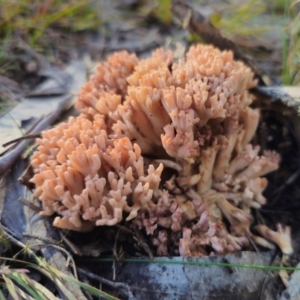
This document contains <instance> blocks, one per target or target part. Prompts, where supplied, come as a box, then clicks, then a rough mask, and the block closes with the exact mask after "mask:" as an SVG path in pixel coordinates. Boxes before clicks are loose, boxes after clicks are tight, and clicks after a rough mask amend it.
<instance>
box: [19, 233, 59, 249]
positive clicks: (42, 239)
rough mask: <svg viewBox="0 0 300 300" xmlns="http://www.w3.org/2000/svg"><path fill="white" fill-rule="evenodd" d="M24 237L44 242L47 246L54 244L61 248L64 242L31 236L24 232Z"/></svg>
mask: <svg viewBox="0 0 300 300" xmlns="http://www.w3.org/2000/svg"><path fill="white" fill-rule="evenodd" d="M22 235H23V237H25V238H30V239H37V240H40V241H42V242H44V243H45V244H53V245H56V246H61V244H62V242H60V241H56V240H53V239H51V238H46V237H42V236H38V235H35V234H30V233H26V232H24V233H23V234H22Z"/></svg>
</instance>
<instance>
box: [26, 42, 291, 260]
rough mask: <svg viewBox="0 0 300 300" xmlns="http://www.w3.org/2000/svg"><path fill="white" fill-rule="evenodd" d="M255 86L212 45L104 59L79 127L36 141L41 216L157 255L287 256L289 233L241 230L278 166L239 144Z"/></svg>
mask: <svg viewBox="0 0 300 300" xmlns="http://www.w3.org/2000/svg"><path fill="white" fill-rule="evenodd" d="M255 85H256V81H255V80H254V79H253V73H252V71H251V70H250V69H249V68H248V67H247V66H245V65H244V64H243V63H242V62H239V61H235V60H234V59H233V55H232V52H230V51H223V52H221V51H219V50H218V49H216V48H214V47H212V46H206V45H196V46H191V47H190V49H189V50H188V52H187V54H186V57H185V58H184V59H180V60H178V61H175V60H174V57H173V53H172V51H170V50H163V49H158V50H156V51H154V52H153V54H152V56H151V57H149V58H146V59H140V60H139V59H138V58H137V57H136V56H135V55H134V54H128V53H127V52H126V51H123V52H118V53H115V54H113V55H112V56H110V57H109V58H108V59H107V60H106V61H105V62H104V63H103V64H101V65H99V66H98V68H97V71H96V73H95V75H93V76H92V77H91V78H90V80H89V81H88V82H87V83H86V84H85V85H84V86H83V88H82V91H81V93H80V94H79V95H78V99H77V102H76V108H77V109H78V110H79V111H80V113H81V114H80V115H79V117H77V118H73V117H71V118H70V119H69V120H68V122H65V123H61V124H59V125H58V126H56V127H54V128H52V129H50V130H47V131H45V132H43V136H42V138H41V139H38V140H37V143H38V145H39V146H38V149H37V151H36V152H35V153H34V154H33V156H32V159H31V164H32V167H33V169H34V173H35V175H34V177H33V178H32V180H31V181H32V182H33V183H34V184H35V191H34V193H35V195H36V196H37V197H38V198H39V199H40V200H41V202H42V206H43V211H42V214H43V215H52V214H54V213H55V214H57V217H56V218H55V220H54V226H57V227H60V228H65V229H71V230H77V231H88V230H91V229H92V228H93V227H95V226H103V225H108V226H113V225H115V224H117V223H120V222H122V221H123V220H126V221H128V222H131V226H132V227H137V228H138V229H140V230H143V232H144V233H145V234H146V235H149V236H150V239H151V241H152V243H153V247H155V248H156V250H157V255H160V256H165V255H178V254H180V255H182V256H203V255H211V254H217V253H229V252H234V251H237V250H241V249H243V248H246V247H247V246H248V245H249V242H250V240H252V241H253V242H254V243H256V244H258V245H261V246H264V247H268V248H272V247H273V244H271V243H270V242H274V243H276V244H277V245H279V247H281V249H282V250H283V252H284V253H291V251H292V248H291V246H290V232H289V228H286V229H283V228H282V227H281V226H280V225H278V226H279V227H278V231H277V232H274V231H272V230H270V229H268V228H267V227H265V226H264V225H258V226H256V228H255V229H256V231H257V232H258V233H259V234H260V236H258V235H254V234H253V233H252V232H251V230H250V226H251V222H252V216H251V208H260V207H261V206H262V205H264V204H265V203H266V199H265V197H264V196H263V192H264V190H265V188H266V187H267V184H268V182H267V179H266V178H264V177H263V176H265V175H266V174H268V173H270V172H272V171H275V170H276V169H277V168H278V166H279V160H280V158H279V155H278V154H277V153H275V152H273V151H264V152H263V153H260V147H259V146H258V145H256V146H254V145H252V144H251V143H250V142H251V140H252V138H253V137H254V135H255V132H256V129H257V126H258V123H259V117H260V114H259V110H258V109H253V108H251V107H250V105H251V103H252V101H253V96H252V95H251V94H250V93H249V89H250V88H253V87H254V86H255ZM163 171H164V172H165V176H162V172H163ZM166 176H167V177H168V178H167V179H164V180H162V178H165V177H166Z"/></svg>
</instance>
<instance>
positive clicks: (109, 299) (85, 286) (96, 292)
mask: <svg viewBox="0 0 300 300" xmlns="http://www.w3.org/2000/svg"><path fill="white" fill-rule="evenodd" d="M49 268H50V269H51V271H52V272H54V273H55V274H56V275H57V276H59V277H61V278H63V279H64V280H67V281H69V282H71V283H73V284H76V285H77V286H79V287H81V288H83V289H85V290H87V291H88V292H89V293H91V294H92V295H94V296H98V297H103V298H105V299H107V300H118V298H115V297H113V296H111V295H109V294H107V293H105V292H103V291H100V290H98V289H96V288H94V287H92V286H90V285H88V284H85V283H83V282H81V281H78V280H77V279H75V278H73V277H71V276H69V275H67V274H65V273H63V272H61V271H59V270H56V269H54V268H53V267H51V266H49Z"/></svg>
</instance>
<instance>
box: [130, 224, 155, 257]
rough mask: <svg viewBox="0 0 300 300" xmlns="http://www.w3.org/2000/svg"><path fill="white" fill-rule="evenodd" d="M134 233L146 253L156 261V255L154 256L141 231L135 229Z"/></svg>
mask: <svg viewBox="0 0 300 300" xmlns="http://www.w3.org/2000/svg"><path fill="white" fill-rule="evenodd" d="M134 232H135V235H136V236H137V238H138V242H139V243H140V245H141V246H142V248H143V249H144V250H145V251H146V253H147V254H148V255H149V257H150V258H151V259H154V255H153V253H152V251H151V249H150V247H149V246H148V244H147V243H146V241H145V239H144V237H143V236H142V235H141V233H140V231H139V230H138V229H136V228H134Z"/></svg>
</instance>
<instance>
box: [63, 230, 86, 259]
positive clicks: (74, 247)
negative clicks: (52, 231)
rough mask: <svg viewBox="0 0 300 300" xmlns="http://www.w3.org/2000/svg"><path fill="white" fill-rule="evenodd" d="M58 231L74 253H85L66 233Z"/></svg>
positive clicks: (80, 254)
mask: <svg viewBox="0 0 300 300" xmlns="http://www.w3.org/2000/svg"><path fill="white" fill-rule="evenodd" d="M58 233H59V235H60V238H61V239H62V240H63V241H64V242H65V243H66V244H67V245H68V247H69V248H70V250H71V251H72V252H73V253H74V254H76V255H79V256H82V255H83V254H82V252H81V251H80V249H79V248H78V247H77V246H76V245H75V244H74V243H72V242H71V241H70V240H69V239H68V238H66V237H65V235H64V234H63V233H62V232H61V231H60V230H58Z"/></svg>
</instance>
